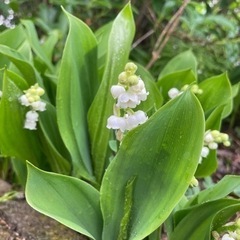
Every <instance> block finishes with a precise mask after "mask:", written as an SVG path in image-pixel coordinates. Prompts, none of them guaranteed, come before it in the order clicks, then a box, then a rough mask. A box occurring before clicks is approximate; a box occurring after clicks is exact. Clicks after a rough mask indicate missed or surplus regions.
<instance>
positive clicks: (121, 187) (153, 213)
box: [100, 91, 204, 240]
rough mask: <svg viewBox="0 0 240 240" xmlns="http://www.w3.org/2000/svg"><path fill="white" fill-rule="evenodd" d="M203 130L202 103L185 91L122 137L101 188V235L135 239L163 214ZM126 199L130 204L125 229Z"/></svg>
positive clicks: (193, 160)
mask: <svg viewBox="0 0 240 240" xmlns="http://www.w3.org/2000/svg"><path fill="white" fill-rule="evenodd" d="M203 134H204V118H203V112H202V108H201V106H200V104H199V102H198V101H197V99H196V98H195V96H194V95H193V94H192V93H191V92H189V91H186V92H185V93H184V94H182V95H181V96H179V97H177V98H175V99H173V100H171V101H169V102H168V103H167V104H165V105H164V106H163V107H162V108H160V109H159V110H158V111H157V112H156V113H155V114H154V115H153V116H152V117H150V119H149V120H148V121H147V122H146V123H145V124H143V125H140V126H139V127H137V128H135V129H133V130H131V131H130V132H129V133H128V134H127V135H126V136H125V137H124V139H123V142H122V143H121V146H120V149H119V151H118V153H117V155H116V157H115V158H114V159H113V160H112V162H111V164H110V165H109V167H108V168H107V170H106V173H105V175H104V178H103V182H102V187H101V190H100V196H101V197H100V202H101V208H102V213H103V219H104V228H103V239H104V240H112V239H118V236H119V234H121V233H122V232H124V233H125V235H126V236H127V237H126V239H128V240H140V239H143V238H144V237H146V236H147V235H149V234H150V233H151V232H153V231H154V230H155V229H157V228H158V227H159V226H160V225H161V223H163V221H164V220H166V218H167V217H168V216H169V214H170V213H171V211H172V210H173V208H174V207H175V206H176V204H177V203H178V202H179V200H180V199H181V198H182V196H183V194H184V193H185V191H186V190H187V188H188V186H189V184H190V182H191V179H192V177H193V175H194V172H195V170H196V168H197V164H198V160H199V155H200V151H201V148H202V142H203ZM132 179H134V181H133V180H132ZM129 181H130V182H131V183H132V192H131V194H129V193H128V192H129V191H127V189H128V184H129ZM127 193H128V194H127ZM126 203H131V204H130V206H131V209H128V211H130V216H129V218H128V219H124V220H125V222H126V224H127V225H126V227H125V229H124V228H122V227H121V222H122V221H123V218H124V216H125V215H126V211H125V209H126V208H127V206H126ZM128 207H129V206H128Z"/></svg>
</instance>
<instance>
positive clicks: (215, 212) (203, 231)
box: [169, 199, 240, 240]
mask: <svg viewBox="0 0 240 240" xmlns="http://www.w3.org/2000/svg"><path fill="white" fill-rule="evenodd" d="M239 210H240V202H239V200H234V199H219V200H216V201H211V202H206V203H203V204H200V205H197V206H195V207H192V208H189V209H184V210H181V211H178V212H176V213H175V224H176V225H175V229H174V231H173V232H172V234H170V237H169V239H170V240H176V239H178V240H186V239H189V240H195V239H201V240H210V239H211V232H212V231H213V230H215V229H214V228H215V227H219V223H217V222H221V223H224V221H227V220H228V218H229V217H230V216H231V215H233V214H234V213H235V212H237V211H239Z"/></svg>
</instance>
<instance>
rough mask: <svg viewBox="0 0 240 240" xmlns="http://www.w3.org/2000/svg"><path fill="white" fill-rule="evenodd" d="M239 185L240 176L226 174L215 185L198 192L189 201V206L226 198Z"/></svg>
mask: <svg viewBox="0 0 240 240" xmlns="http://www.w3.org/2000/svg"><path fill="white" fill-rule="evenodd" d="M239 186H240V176H233V175H227V176H224V178H223V179H221V180H220V181H219V182H218V183H217V184H215V185H214V186H212V187H209V188H207V189H205V190H203V191H201V192H200V193H198V194H197V195H196V196H195V197H194V198H192V199H191V200H190V201H189V202H188V206H189V205H195V204H199V203H204V202H209V201H213V200H217V199H220V198H224V197H226V196H227V195H228V194H230V193H231V192H233V191H234V190H235V189H236V188H237V187H239Z"/></svg>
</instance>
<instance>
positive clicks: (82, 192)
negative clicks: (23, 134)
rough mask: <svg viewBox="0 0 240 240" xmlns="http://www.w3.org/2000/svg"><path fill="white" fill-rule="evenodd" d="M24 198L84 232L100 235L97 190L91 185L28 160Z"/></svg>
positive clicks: (90, 234) (42, 210)
mask: <svg viewBox="0 0 240 240" xmlns="http://www.w3.org/2000/svg"><path fill="white" fill-rule="evenodd" d="M69 193H71V196H70V195H69ZM26 198H27V202H28V203H29V204H30V205H31V206H32V207H33V208H34V209H36V210H37V211H39V212H41V213H43V214H45V215H47V216H49V217H51V218H53V219H55V220H57V221H58V222H60V223H62V224H64V225H66V226H68V227H69V228H71V229H73V230H75V231H77V232H80V233H82V234H84V235H86V236H89V237H91V238H93V239H96V240H100V239H101V237H100V236H101V231H102V217H101V212H100V206H99V192H98V191H97V190H96V189H95V188H93V187H92V186H91V185H89V184H87V183H85V182H83V181H81V180H79V179H77V178H73V177H69V176H64V175H60V174H55V173H48V172H44V171H42V170H39V169H37V168H36V167H34V166H32V165H31V164H28V179H27V185H26ZM46 199H47V204H46Z"/></svg>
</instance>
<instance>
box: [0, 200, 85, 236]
mask: <svg viewBox="0 0 240 240" xmlns="http://www.w3.org/2000/svg"><path fill="white" fill-rule="evenodd" d="M0 240H86V238H85V237H84V236H82V235H80V234H79V233H76V232H74V231H73V230H71V229H69V228H67V227H65V226H63V225H62V224H60V223H58V222H56V221H54V220H52V219H50V218H48V217H46V216H44V215H42V214H40V213H38V212H36V211H35V210H33V209H32V208H31V207H30V206H29V205H28V204H27V203H26V201H25V198H24V197H23V198H21V199H13V200H8V201H6V202H3V203H0Z"/></svg>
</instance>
